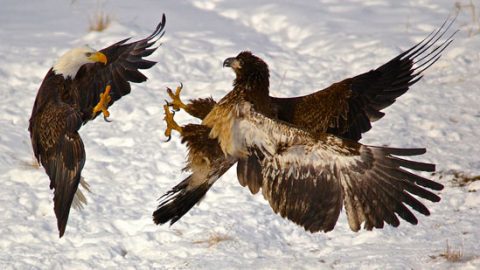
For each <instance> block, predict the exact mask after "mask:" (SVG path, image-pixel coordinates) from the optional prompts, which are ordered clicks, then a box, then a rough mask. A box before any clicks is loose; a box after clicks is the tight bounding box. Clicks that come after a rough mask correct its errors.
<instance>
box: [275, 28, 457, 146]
mask: <svg viewBox="0 0 480 270" xmlns="http://www.w3.org/2000/svg"><path fill="white" fill-rule="evenodd" d="M453 22H454V20H452V21H451V22H448V21H445V22H444V23H443V25H442V26H441V27H440V28H439V29H438V30H436V31H434V32H432V33H431V34H430V35H429V36H428V37H427V38H425V39H424V40H423V41H421V42H420V43H418V44H416V45H415V46H413V47H412V48H410V49H408V50H406V51H405V52H403V53H401V54H400V55H398V56H397V57H395V58H393V59H392V60H390V61H389V62H387V63H386V64H384V65H382V66H381V67H379V68H377V69H375V70H371V71H369V72H366V73H363V74H361V75H358V76H355V77H353V78H349V79H346V80H343V81H341V82H338V83H334V84H333V85H331V86H329V87H327V88H326V89H324V90H321V91H318V92H316V93H313V94H310V95H307V96H301V97H294V98H275V97H272V99H271V100H272V103H273V104H274V106H275V107H276V109H277V111H278V118H279V119H281V120H283V121H286V122H289V123H292V124H294V125H296V126H299V127H302V128H304V129H306V130H309V131H310V132H312V133H315V134H320V133H324V132H328V133H330V134H334V135H337V136H340V137H342V138H347V139H351V140H355V141H358V140H359V139H360V138H361V137H362V133H364V132H366V131H368V130H370V129H371V127H372V126H371V122H374V121H376V120H378V119H380V118H382V117H383V116H384V115H385V114H384V113H383V112H381V110H383V109H384V108H386V107H388V106H390V105H391V104H393V103H394V102H395V100H396V98H398V97H399V96H401V95H403V94H404V93H405V92H407V91H408V89H409V87H410V86H411V85H413V84H414V83H416V82H417V81H419V80H420V79H421V78H422V73H423V72H424V71H425V70H426V69H427V68H429V67H430V66H431V65H433V64H434V63H435V62H436V61H437V60H438V59H439V58H440V56H441V53H442V52H443V50H445V48H447V47H448V45H450V43H451V42H452V41H453V40H452V37H453V35H454V34H455V33H456V32H454V33H453V34H451V35H450V36H449V37H448V38H447V39H445V40H444V41H443V42H439V40H440V39H441V38H442V37H443V36H444V35H445V34H446V32H447V31H448V29H449V28H450V26H451V25H452V23H453Z"/></svg>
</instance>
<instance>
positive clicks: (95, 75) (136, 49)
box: [72, 15, 165, 111]
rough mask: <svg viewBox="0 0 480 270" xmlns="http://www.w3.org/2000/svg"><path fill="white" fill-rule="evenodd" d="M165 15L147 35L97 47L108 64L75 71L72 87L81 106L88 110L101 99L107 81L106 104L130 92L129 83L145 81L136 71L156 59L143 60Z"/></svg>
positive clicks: (144, 67)
mask: <svg viewBox="0 0 480 270" xmlns="http://www.w3.org/2000/svg"><path fill="white" fill-rule="evenodd" d="M164 28H165V15H163V16H162V21H161V22H160V23H159V24H158V26H157V28H156V29H155V31H154V32H153V33H152V34H151V35H150V36H148V37H146V38H144V39H142V40H139V41H136V42H132V43H127V41H128V40H129V39H124V40H122V41H119V42H117V43H115V44H113V45H111V46H109V47H107V48H105V49H102V50H100V52H102V53H104V54H105V55H106V57H107V65H103V64H101V63H95V64H87V65H84V66H83V67H82V68H81V69H80V70H79V72H78V74H77V76H76V80H74V81H73V86H72V87H73V88H74V89H77V91H78V92H79V94H78V97H79V99H80V102H79V103H80V107H81V108H82V110H87V111H88V110H90V109H91V108H93V107H94V106H95V105H96V104H97V103H98V101H99V99H100V94H101V93H103V92H104V90H105V87H106V85H107V84H111V86H112V88H111V92H110V96H111V97H112V100H111V102H110V104H109V105H111V104H113V103H114V102H115V101H117V100H118V99H120V98H121V97H122V96H124V95H127V94H129V93H130V91H131V87H130V82H135V83H141V82H144V81H146V80H147V77H146V76H145V75H143V74H142V73H141V72H140V71H139V70H140V69H148V68H151V67H152V66H153V65H155V64H156V62H153V61H149V60H145V59H143V57H146V56H149V55H151V54H152V53H153V52H154V51H155V50H156V49H157V47H155V48H151V47H152V46H153V45H154V44H155V43H156V42H157V41H158V40H159V39H160V38H161V37H162V36H163V34H164Z"/></svg>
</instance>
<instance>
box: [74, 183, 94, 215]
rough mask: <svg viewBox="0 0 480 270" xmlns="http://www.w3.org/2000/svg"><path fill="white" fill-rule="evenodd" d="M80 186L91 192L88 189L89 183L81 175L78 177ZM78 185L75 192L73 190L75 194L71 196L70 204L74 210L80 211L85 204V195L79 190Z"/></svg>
mask: <svg viewBox="0 0 480 270" xmlns="http://www.w3.org/2000/svg"><path fill="white" fill-rule="evenodd" d="M80 186H81V187H82V188H84V189H85V190H86V191H88V192H89V193H91V191H90V185H89V184H88V183H87V181H85V179H84V178H83V177H81V178H80ZM80 186H79V187H78V189H77V192H75V196H73V201H72V206H73V208H75V210H77V211H80V210H82V209H83V207H84V206H85V205H87V198H86V197H85V195H83V192H82V191H81V190H80Z"/></svg>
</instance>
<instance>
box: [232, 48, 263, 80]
mask: <svg viewBox="0 0 480 270" xmlns="http://www.w3.org/2000/svg"><path fill="white" fill-rule="evenodd" d="M223 66H224V67H230V68H232V69H233V71H234V72H235V75H236V76H237V78H236V79H235V83H234V84H245V85H246V86H253V85H254V84H255V85H256V86H260V87H267V88H268V82H269V71H268V65H267V63H265V62H264V61H263V60H262V59H261V58H260V57H258V56H255V55H253V54H252V53H251V52H249V51H243V52H241V53H239V54H238V55H237V56H236V57H230V58H227V59H225V61H223Z"/></svg>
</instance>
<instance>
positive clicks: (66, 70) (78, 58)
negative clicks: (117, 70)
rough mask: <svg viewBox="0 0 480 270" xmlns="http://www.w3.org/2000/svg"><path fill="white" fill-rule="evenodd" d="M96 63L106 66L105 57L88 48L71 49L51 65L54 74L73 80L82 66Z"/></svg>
mask: <svg viewBox="0 0 480 270" xmlns="http://www.w3.org/2000/svg"><path fill="white" fill-rule="evenodd" d="M96 62H100V63H103V64H107V57H106V56H105V55H104V54H103V53H101V52H97V51H96V50H94V49H92V48H89V47H80V48H73V49H71V50H69V51H67V52H66V53H64V54H63V55H62V56H60V58H58V60H57V62H56V63H55V64H54V65H53V71H54V72H55V74H58V75H63V78H65V79H67V78H68V77H70V78H72V79H74V78H75V75H77V72H78V70H79V69H80V68H81V67H82V66H83V65H84V64H88V63H96Z"/></svg>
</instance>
